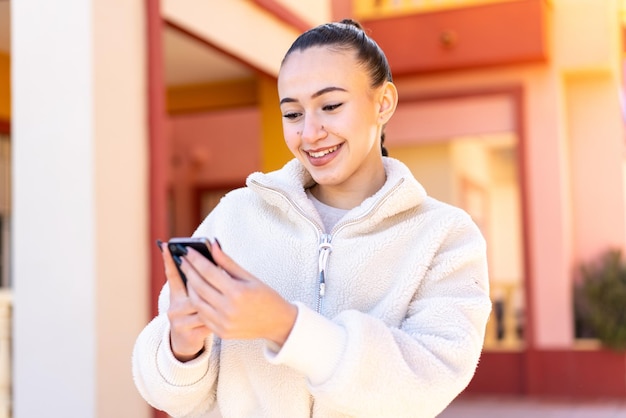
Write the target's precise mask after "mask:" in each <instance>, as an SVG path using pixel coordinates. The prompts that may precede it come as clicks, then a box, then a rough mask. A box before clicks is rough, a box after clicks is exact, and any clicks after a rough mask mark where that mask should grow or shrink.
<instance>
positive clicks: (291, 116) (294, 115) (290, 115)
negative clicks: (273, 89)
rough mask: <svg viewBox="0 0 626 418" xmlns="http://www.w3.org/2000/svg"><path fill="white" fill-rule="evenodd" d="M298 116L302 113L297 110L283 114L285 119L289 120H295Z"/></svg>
mask: <svg viewBox="0 0 626 418" xmlns="http://www.w3.org/2000/svg"><path fill="white" fill-rule="evenodd" d="M298 116H300V113H297V112H290V113H285V114H284V115H283V118H285V119H289V120H294V119H296V118H297V117H298Z"/></svg>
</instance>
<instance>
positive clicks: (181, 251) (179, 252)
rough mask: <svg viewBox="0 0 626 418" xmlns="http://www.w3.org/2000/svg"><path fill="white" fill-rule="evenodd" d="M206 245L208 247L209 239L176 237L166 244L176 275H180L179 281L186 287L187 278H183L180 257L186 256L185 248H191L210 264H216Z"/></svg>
mask: <svg viewBox="0 0 626 418" xmlns="http://www.w3.org/2000/svg"><path fill="white" fill-rule="evenodd" d="M208 245H210V242H209V239H208V238H205V237H193V238H190V237H177V238H171V239H170V240H169V241H168V242H167V248H169V250H170V253H171V254H172V257H173V258H174V262H175V263H176V268H177V269H178V273H179V274H180V277H181V279H183V283H185V285H187V277H185V274H184V273H183V271H182V270H181V268H180V265H181V263H182V257H183V256H184V255H186V254H187V248H193V249H194V250H196V251H198V252H199V253H200V254H202V255H203V256H204V257H206V258H207V259H208V260H209V261H210V262H212V263H213V264H216V263H215V261H214V260H213V256H212V255H211V252H210V251H209V247H208Z"/></svg>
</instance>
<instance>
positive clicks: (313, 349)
mask: <svg viewBox="0 0 626 418" xmlns="http://www.w3.org/2000/svg"><path fill="white" fill-rule="evenodd" d="M295 305H296V306H297V307H298V316H297V317H296V322H295V323H294V326H293V328H292V330H291V333H290V334H289V337H288V338H287V341H285V344H283V346H282V348H280V350H279V351H275V350H273V349H272V347H270V346H268V345H266V346H265V357H266V358H267V360H268V361H269V362H270V363H272V364H276V365H279V364H282V365H286V366H289V367H291V368H293V369H295V370H297V371H299V372H301V373H303V374H304V375H305V376H307V377H308V379H309V382H310V383H311V384H312V385H319V384H321V383H324V382H325V381H326V380H328V379H329V378H330V377H331V375H332V374H333V372H334V370H335V367H336V366H337V364H339V359H340V358H341V355H342V354H343V351H344V349H345V346H346V341H347V335H346V331H345V329H344V328H343V327H341V326H340V325H338V324H336V323H334V322H333V321H331V320H330V319H328V318H325V317H323V316H322V315H320V314H318V313H317V312H315V311H313V310H312V309H310V308H308V307H307V306H305V305H304V304H302V303H300V302H295Z"/></svg>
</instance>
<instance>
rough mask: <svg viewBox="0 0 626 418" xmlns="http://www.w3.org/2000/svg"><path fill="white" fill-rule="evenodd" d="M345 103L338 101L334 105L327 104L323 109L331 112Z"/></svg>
mask: <svg viewBox="0 0 626 418" xmlns="http://www.w3.org/2000/svg"><path fill="white" fill-rule="evenodd" d="M342 104H343V103H337V104H332V105H326V106H324V107H323V108H322V109H324V111H327V112H330V111H333V110H335V109H337V108H338V107H339V106H341V105H342Z"/></svg>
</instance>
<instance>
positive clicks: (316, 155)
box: [309, 146, 339, 158]
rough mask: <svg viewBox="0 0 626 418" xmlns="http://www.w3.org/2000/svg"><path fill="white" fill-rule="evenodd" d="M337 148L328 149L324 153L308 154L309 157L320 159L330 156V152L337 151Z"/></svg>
mask: <svg viewBox="0 0 626 418" xmlns="http://www.w3.org/2000/svg"><path fill="white" fill-rule="evenodd" d="M337 148H339V146H335V147H332V148H328V149H326V150H324V151H320V152H310V151H309V155H310V156H311V157H313V158H321V157H323V156H324V155H327V154H330V153H331V152H335V151H337Z"/></svg>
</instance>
